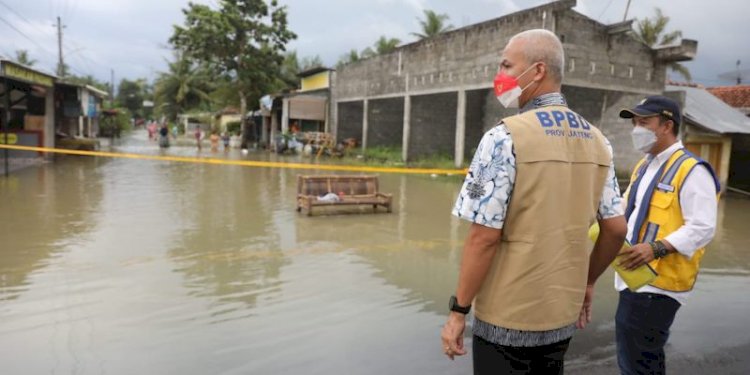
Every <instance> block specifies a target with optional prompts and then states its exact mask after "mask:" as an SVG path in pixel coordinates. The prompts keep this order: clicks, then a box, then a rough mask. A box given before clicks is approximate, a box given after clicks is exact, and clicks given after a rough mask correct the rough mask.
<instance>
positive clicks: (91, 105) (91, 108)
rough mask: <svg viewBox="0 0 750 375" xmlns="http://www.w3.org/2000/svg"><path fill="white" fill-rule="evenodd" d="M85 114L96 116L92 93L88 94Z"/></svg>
mask: <svg viewBox="0 0 750 375" xmlns="http://www.w3.org/2000/svg"><path fill="white" fill-rule="evenodd" d="M86 114H87V115H88V117H92V118H93V117H96V115H97V113H96V97H95V96H94V95H90V94H89V102H88V108H87V111H86Z"/></svg>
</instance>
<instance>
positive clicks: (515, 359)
mask: <svg viewBox="0 0 750 375" xmlns="http://www.w3.org/2000/svg"><path fill="white" fill-rule="evenodd" d="M568 345H570V339H566V340H563V341H560V342H556V343H554V344H550V345H544V346H532V347H513V346H503V345H497V344H493V343H491V342H489V341H487V340H485V339H483V338H481V337H479V336H476V335H475V336H474V339H473V345H472V348H473V350H472V353H473V359H474V375H487V374H492V375H501V374H502V375H505V374H513V375H516V374H541V375H557V374H562V373H563V370H564V358H565V352H567V351H568Z"/></svg>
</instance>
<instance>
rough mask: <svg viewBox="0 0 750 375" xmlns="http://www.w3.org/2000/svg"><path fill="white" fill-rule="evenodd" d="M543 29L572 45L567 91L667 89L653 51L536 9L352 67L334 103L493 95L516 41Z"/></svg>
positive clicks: (579, 18) (581, 19)
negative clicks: (460, 90)
mask: <svg viewBox="0 0 750 375" xmlns="http://www.w3.org/2000/svg"><path fill="white" fill-rule="evenodd" d="M545 12H546V13H547V17H546V20H544V19H543V18H544V14H545ZM542 25H544V26H545V27H546V28H547V29H550V30H552V31H554V32H555V33H556V34H558V35H559V36H560V38H561V39H564V43H563V46H564V48H565V53H566V65H567V66H566V76H567V77H566V83H567V84H569V85H576V86H584V87H595V88H600V89H611V90H618V91H633V92H642V93H648V92H652V93H656V92H661V90H662V89H663V83H664V77H665V67H664V65H663V64H661V63H658V62H656V61H655V54H654V52H653V51H652V50H651V49H650V48H649V47H648V46H646V45H644V44H643V43H641V42H638V41H636V40H635V39H633V37H631V36H629V35H628V34H625V33H620V34H612V35H610V34H609V33H608V32H607V28H606V26H605V25H602V24H600V23H598V22H596V21H594V20H591V19H588V18H587V17H585V16H583V15H581V14H579V13H577V12H575V11H573V10H558V11H557V12H554V13H552V12H551V11H545V10H543V9H536V10H535V9H532V10H526V11H522V12H518V13H514V14H511V15H507V16H504V17H501V18H497V19H493V20H489V21H486V22H483V23H479V24H475V25H471V26H467V27H464V28H461V29H458V30H455V31H451V32H447V33H444V34H441V35H439V36H437V37H434V38H431V39H427V40H423V41H419V42H415V43H411V44H407V45H405V46H402V47H400V48H398V49H397V50H395V51H394V52H392V53H389V54H385V55H380V56H375V57H372V58H369V59H365V60H362V61H359V62H357V63H352V64H347V65H344V66H343V67H341V68H340V69H339V70H338V72H337V74H336V77H335V81H336V82H335V84H334V85H333V87H334V88H333V90H334V91H335V93H334V97H335V98H336V100H338V101H341V100H355V99H359V98H363V97H383V96H396V95H399V94H403V93H404V92H411V93H420V92H422V93H428V92H434V91H452V90H455V89H456V88H457V87H467V88H480V87H481V88H489V87H491V86H492V77H493V76H494V74H495V72H496V71H497V67H498V63H499V61H498V56H499V55H500V54H501V53H502V50H503V48H504V46H505V44H506V43H507V41H508V39H509V38H510V37H511V36H513V35H514V34H516V33H518V32H520V31H523V30H528V29H532V28H540V27H542Z"/></svg>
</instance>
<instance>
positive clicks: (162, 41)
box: [0, 0, 750, 86]
mask: <svg viewBox="0 0 750 375" xmlns="http://www.w3.org/2000/svg"><path fill="white" fill-rule="evenodd" d="M196 2H199V3H206V4H209V5H211V6H215V4H216V2H217V0H198V1H196ZM279 2H280V3H281V4H284V5H287V6H288V9H289V27H290V29H291V30H292V31H294V32H295V33H297V35H298V39H297V40H295V41H294V42H292V43H291V45H290V48H291V49H295V50H297V52H298V54H299V56H300V57H305V56H314V55H318V56H320V57H321V58H322V59H323V62H324V63H326V64H329V65H334V64H335V63H336V61H338V59H339V57H341V56H342V55H343V54H345V53H346V52H347V51H349V50H351V49H353V48H356V49H358V50H362V49H363V48H365V47H367V46H369V45H371V44H373V42H374V41H375V40H376V39H377V38H378V37H379V36H381V35H386V36H389V37H396V38H399V39H401V41H402V42H410V41H413V40H414V37H412V36H410V33H411V32H415V31H417V30H418V26H419V25H418V22H417V17H421V15H422V10H423V9H431V10H434V11H436V12H438V13H445V14H448V15H449V16H450V23H451V24H452V25H454V26H455V27H460V26H465V25H469V24H473V23H477V22H481V21H484V20H488V19H492V18H497V17H500V16H502V15H505V14H508V13H510V12H514V11H518V10H521V9H525V8H530V7H533V6H537V5H540V4H543V3H546V2H549V1H547V0H461V1H456V0H318V1H311V0H280V1H279ZM187 3H188V2H187V1H186V0H109V1H103V0H0V55H4V56H15V53H14V51H16V50H18V49H26V50H28V51H29V53H30V55H31V57H32V58H33V59H35V60H38V63H37V65H36V66H37V67H39V68H42V69H44V70H47V71H50V72H53V71H54V70H55V64H56V61H57V36H56V28H55V27H53V24H54V23H55V18H56V17H57V16H58V15H59V16H60V17H61V18H62V21H63V24H65V25H66V28H65V29H64V37H63V51H64V55H65V56H66V57H65V61H66V63H67V64H69V65H70V66H71V67H72V69H73V72H74V73H75V74H78V75H85V74H91V75H93V76H95V77H97V78H98V79H100V80H105V81H109V77H110V69H114V71H115V80H116V81H119V80H120V79H122V78H128V79H135V78H139V77H146V78H148V79H153V78H154V77H155V75H156V74H157V73H158V72H159V71H161V70H163V69H165V66H166V64H165V62H164V61H165V59H168V58H170V56H171V54H170V52H169V49H168V44H167V40H168V39H169V37H170V35H171V34H172V25H174V24H182V22H183V14H182V11H181V10H182V9H183V8H185V7H187ZM626 3H627V0H578V5H577V7H576V8H575V9H576V10H577V11H578V12H580V13H583V14H585V15H586V16H588V17H590V18H593V19H595V20H598V21H599V22H602V23H605V24H607V23H614V22H619V21H621V20H622V17H623V15H624V12H625V6H626ZM677 4H679V5H678V6H676V5H677ZM654 7H660V8H661V9H662V10H663V11H664V13H665V14H666V15H668V16H669V17H671V21H670V24H669V28H670V30H675V29H677V30H682V32H683V37H685V38H689V39H696V40H698V55H697V57H696V59H695V60H694V61H691V62H688V63H687V64H686V65H687V66H688V67H689V68H690V70H691V72H692V74H693V77H694V80H695V81H696V82H699V83H702V84H704V85H707V86H716V85H730V84H733V82H732V81H729V80H722V79H721V78H719V75H720V74H721V73H727V72H733V71H736V62H737V60H741V61H742V65H741V66H740V69H742V70H747V72H745V75H744V76H745V77H746V78H745V81H746V82H750V39H749V38H748V35H750V22H748V19H747V17H748V14H750V1H747V0H712V1H705V0H681V1H674V0H651V1H647V0H632V2H631V6H630V11H629V13H628V18H641V17H647V16H651V15H653V13H654ZM9 23H10V25H9ZM15 29H17V30H15ZM22 34H23V35H22Z"/></svg>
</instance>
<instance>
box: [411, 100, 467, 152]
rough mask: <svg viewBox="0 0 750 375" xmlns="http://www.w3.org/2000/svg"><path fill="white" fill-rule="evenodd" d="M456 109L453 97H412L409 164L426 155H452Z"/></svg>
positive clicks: (456, 103) (456, 101)
mask: <svg viewBox="0 0 750 375" xmlns="http://www.w3.org/2000/svg"><path fill="white" fill-rule="evenodd" d="M457 105H458V95H457V94H456V93H445V94H435V95H420V96H414V97H412V103H411V118H412V121H411V129H410V130H411V132H410V134H409V158H408V160H413V159H416V158H419V157H420V156H426V155H435V154H449V155H451V156H452V155H453V151H454V148H455V139H456V107H457Z"/></svg>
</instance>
